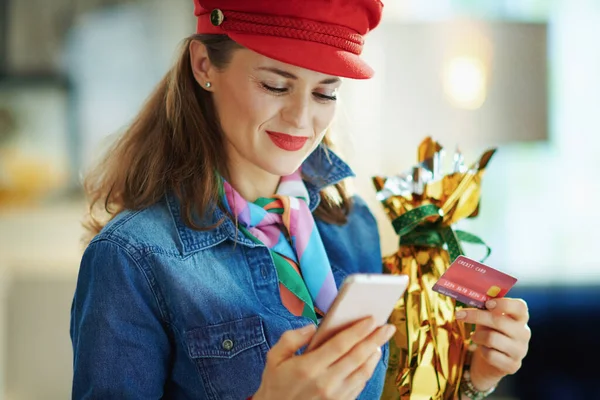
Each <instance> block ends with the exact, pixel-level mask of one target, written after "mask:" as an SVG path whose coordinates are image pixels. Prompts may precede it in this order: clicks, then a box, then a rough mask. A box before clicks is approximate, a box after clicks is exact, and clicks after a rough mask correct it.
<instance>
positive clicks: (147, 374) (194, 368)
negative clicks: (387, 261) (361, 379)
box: [70, 148, 388, 400]
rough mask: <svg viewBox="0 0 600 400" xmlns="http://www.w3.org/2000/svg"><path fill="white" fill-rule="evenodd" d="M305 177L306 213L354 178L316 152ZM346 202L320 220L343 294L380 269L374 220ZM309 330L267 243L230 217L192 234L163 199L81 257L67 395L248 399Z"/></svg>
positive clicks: (376, 377)
mask: <svg viewBox="0 0 600 400" xmlns="http://www.w3.org/2000/svg"><path fill="white" fill-rule="evenodd" d="M303 173H304V175H305V177H306V178H305V182H306V185H307V188H308V190H309V194H310V200H311V201H310V206H311V209H312V210H313V211H314V209H315V208H316V206H317V204H318V202H319V191H320V189H322V188H324V187H326V186H328V185H332V184H334V183H336V182H339V181H340V180H342V179H344V178H346V177H350V176H352V171H351V170H350V168H349V167H348V166H347V165H346V164H345V163H344V162H343V161H341V160H340V159H339V158H338V157H337V156H336V155H335V154H333V153H332V152H329V154H328V155H326V154H325V152H324V150H322V149H321V148H318V149H317V150H315V152H313V153H312V154H311V155H310V156H309V158H308V159H307V160H306V161H305V163H304V165H303ZM353 201H354V204H353V207H352V209H351V210H352V211H351V212H350V214H349V218H348V223H347V224H345V225H343V226H338V225H331V224H327V223H325V222H323V221H319V220H317V221H316V224H317V227H318V229H319V232H320V234H321V237H322V239H323V242H324V245H325V248H326V250H327V254H328V257H329V260H330V263H331V267H332V269H333V274H334V276H335V280H336V283H337V285H338V287H339V285H340V284H341V282H342V280H343V279H344V277H346V276H347V275H348V274H351V273H356V272H369V273H381V272H382V262H381V253H380V247H379V246H380V244H379V234H378V230H377V225H376V221H375V219H374V217H373V215H372V214H371V212H370V211H369V209H368V208H367V205H366V204H365V202H364V201H363V200H361V199H360V198H359V197H356V196H355V197H354V198H353ZM223 216H224V215H223V214H222V212H221V211H220V210H218V209H217V210H216V211H215V212H214V215H213V216H212V217H213V218H214V220H215V221H218V220H220V219H221V218H222V217H223ZM310 323H312V322H311V320H310V319H308V318H305V317H297V316H294V315H292V314H291V313H290V312H289V311H288V310H287V309H286V308H285V307H284V305H283V304H282V302H281V299H280V296H279V285H278V280H277V274H276V270H275V266H274V264H273V260H272V259H271V256H270V254H269V251H268V249H267V248H266V247H264V246H262V245H257V244H255V243H254V242H253V241H251V240H250V239H248V238H246V237H245V236H243V234H242V233H241V232H239V231H237V230H236V227H235V226H234V223H233V222H232V221H231V220H229V219H225V222H223V223H222V224H221V225H219V226H218V227H217V228H215V229H213V230H210V231H197V230H192V229H190V228H188V227H187V226H186V225H185V224H184V223H183V222H182V219H181V211H180V207H179V202H178V201H177V200H176V199H175V198H174V197H172V196H165V198H164V199H163V200H162V201H160V202H158V203H157V204H155V205H153V206H151V207H149V208H146V209H144V210H141V211H124V212H122V213H120V214H119V215H118V216H117V217H115V218H114V219H113V220H112V221H111V222H110V223H108V224H107V225H106V226H105V227H104V229H103V230H102V231H101V232H100V233H99V234H98V235H97V236H96V237H95V238H94V239H93V240H92V241H91V242H90V244H89V246H88V247H87V249H86V250H85V252H84V255H83V257H82V260H81V265H80V270H79V277H78V281H77V287H76V290H75V293H74V298H73V303H72V308H71V327H70V333H71V339H72V344H73V352H74V377H73V388H72V389H73V393H72V395H73V398H74V399H144V400H149V399H159V398H167V399H210V400H216V399H219V400H225V399H232V400H244V399H246V398H248V397H249V396H250V395H252V394H254V393H255V392H256V390H257V389H258V387H259V385H260V382H261V377H262V372H263V369H264V366H265V357H266V354H267V352H268V351H269V349H270V348H272V347H273V346H274V345H275V344H276V343H277V341H278V340H279V338H280V337H281V335H282V334H283V333H284V332H285V331H287V330H290V329H297V328H300V327H302V326H304V325H306V324H310ZM382 351H383V356H382V358H381V361H380V362H379V364H378V366H377V368H376V370H375V372H374V374H373V376H372V378H371V379H370V380H369V382H368V383H367V386H366V387H365V389H364V390H363V392H362V394H361V395H360V397H359V399H367V400H374V399H379V398H380V395H381V392H382V389H383V382H384V375H385V371H386V368H387V361H388V346H387V344H386V345H385V346H384V347H383V349H382ZM299 353H300V352H299Z"/></svg>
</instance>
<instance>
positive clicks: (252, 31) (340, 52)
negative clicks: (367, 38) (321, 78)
mask: <svg viewBox="0 0 600 400" xmlns="http://www.w3.org/2000/svg"><path fill="white" fill-rule="evenodd" d="M194 2H195V4H196V10H195V14H196V16H197V17H198V25H197V33H204V34H225V35H227V36H229V37H230V38H231V39H232V40H234V41H235V42H237V43H238V44H240V45H242V46H244V47H246V48H248V49H250V50H253V51H255V52H257V53H259V54H262V55H264V56H266V57H269V58H272V59H275V60H278V61H281V62H284V63H287V64H292V65H295V66H298V67H302V68H306V69H310V70H313V71H317V72H321V73H324V74H328V75H334V76H339V77H346V78H352V79H367V78H371V77H372V76H373V73H374V72H373V69H372V68H371V67H370V66H369V65H368V64H367V63H366V62H365V61H364V60H362V59H361V57H360V53H361V52H362V47H363V44H364V39H363V37H364V35H365V34H366V33H367V32H369V31H370V30H372V29H373V28H374V27H375V26H376V25H377V24H378V23H379V21H380V18H381V11H382V8H383V4H382V3H381V2H380V1H379V0H330V1H327V2H324V1H322V0H286V1H282V0H252V1H248V0H220V1H216V0H194ZM309 3H310V4H309ZM213 4H214V5H215V6H217V5H218V6H219V8H211V5H213ZM359 5H362V8H361V7H358V6H359ZM308 17H310V18H308Z"/></svg>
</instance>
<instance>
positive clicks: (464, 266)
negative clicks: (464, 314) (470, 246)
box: [433, 256, 517, 309]
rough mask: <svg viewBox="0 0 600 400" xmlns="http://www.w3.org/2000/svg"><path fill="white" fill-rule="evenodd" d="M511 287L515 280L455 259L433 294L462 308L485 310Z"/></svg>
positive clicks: (493, 270) (483, 267)
mask: <svg viewBox="0 0 600 400" xmlns="http://www.w3.org/2000/svg"><path fill="white" fill-rule="evenodd" d="M515 283H517V279H516V278H515V277H513V276H510V275H508V274H505V273H504V272H501V271H498V270H497V269H494V268H492V267H490V266H489V265H485V264H482V263H480V262H478V261H475V260H472V259H470V258H468V257H465V256H458V257H457V258H456V260H454V262H453V263H452V264H451V265H450V267H449V268H448V269H447V270H446V272H444V273H443V274H442V276H441V278H440V279H439V280H438V281H437V282H436V283H435V285H433V290H435V291H436V292H438V293H441V294H443V295H446V296H450V297H452V298H453V299H455V300H457V301H459V302H461V303H463V304H464V305H466V306H470V307H476V308H481V309H485V302H486V301H488V300H490V299H495V298H500V297H504V296H506V294H507V293H508V291H509V290H510V289H511V288H512V287H513V286H514V284H515Z"/></svg>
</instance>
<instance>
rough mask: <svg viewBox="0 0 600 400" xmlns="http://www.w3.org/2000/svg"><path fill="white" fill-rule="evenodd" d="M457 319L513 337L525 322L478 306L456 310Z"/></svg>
mask: <svg viewBox="0 0 600 400" xmlns="http://www.w3.org/2000/svg"><path fill="white" fill-rule="evenodd" d="M456 319H458V320H460V321H464V322H466V323H469V324H475V325H476V326H485V327H488V328H492V329H495V330H497V331H499V332H502V333H504V334H507V335H508V336H511V337H513V333H514V332H516V331H519V330H520V329H521V328H522V327H523V324H521V323H518V322H516V321H515V320H514V319H512V318H509V317H507V316H505V315H502V314H494V313H492V312H491V311H488V310H479V309H477V308H465V309H463V310H460V311H457V312H456Z"/></svg>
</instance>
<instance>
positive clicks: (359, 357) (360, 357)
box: [327, 325, 396, 379]
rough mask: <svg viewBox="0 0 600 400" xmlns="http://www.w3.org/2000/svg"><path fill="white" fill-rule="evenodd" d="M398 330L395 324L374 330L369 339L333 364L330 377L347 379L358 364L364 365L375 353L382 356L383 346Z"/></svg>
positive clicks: (329, 371)
mask: <svg viewBox="0 0 600 400" xmlns="http://www.w3.org/2000/svg"><path fill="white" fill-rule="evenodd" d="M395 332H396V328H395V327H394V326H393V325H384V326H382V327H381V328H379V329H377V330H376V331H375V332H373V333H372V334H371V335H370V336H369V337H368V338H367V339H365V340H363V341H362V342H361V343H359V344H358V345H356V346H355V347H354V348H353V349H352V350H350V351H349V352H348V353H347V354H346V355H344V356H343V357H342V358H340V359H339V360H338V361H337V362H336V363H334V364H333V365H331V367H330V368H329V370H328V371H327V375H328V377H329V379H336V378H337V379H339V378H340V377H341V379H346V378H347V377H348V376H350V374H352V373H354V372H355V371H356V368H357V366H360V365H363V364H364V363H365V362H367V360H369V358H370V357H372V355H373V354H379V355H380V356H381V346H383V345H384V344H385V343H387V341H388V340H390V338H391V337H392V335H393V334H394V333H395Z"/></svg>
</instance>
